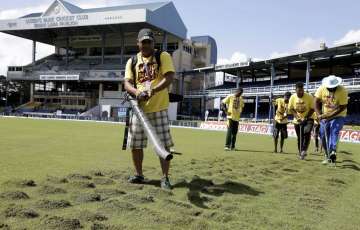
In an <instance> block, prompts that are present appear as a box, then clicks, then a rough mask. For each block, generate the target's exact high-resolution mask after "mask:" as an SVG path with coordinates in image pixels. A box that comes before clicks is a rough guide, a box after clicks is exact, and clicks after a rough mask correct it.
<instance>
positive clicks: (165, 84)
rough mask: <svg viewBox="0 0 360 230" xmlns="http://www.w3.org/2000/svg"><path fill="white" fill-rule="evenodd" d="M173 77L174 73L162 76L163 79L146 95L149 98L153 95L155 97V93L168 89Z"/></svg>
mask: <svg viewBox="0 0 360 230" xmlns="http://www.w3.org/2000/svg"><path fill="white" fill-rule="evenodd" d="M174 76H175V73H174V72H167V73H166V74H165V75H164V78H163V79H162V80H161V81H160V82H159V84H157V85H156V86H155V87H154V88H152V89H151V90H150V91H149V92H148V94H149V97H152V96H153V95H155V94H156V93H157V92H160V91H161V90H163V89H166V88H168V87H169V85H171V83H172V82H173V80H174Z"/></svg>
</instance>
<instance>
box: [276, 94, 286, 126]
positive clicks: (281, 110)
mask: <svg viewBox="0 0 360 230" xmlns="http://www.w3.org/2000/svg"><path fill="white" fill-rule="evenodd" d="M274 104H275V105H276V106H277V109H276V114H275V121H276V122H277V123H280V124H287V123H288V119H287V116H285V113H286V114H287V109H288V104H286V103H285V99H284V98H278V99H276V100H275V103H274Z"/></svg>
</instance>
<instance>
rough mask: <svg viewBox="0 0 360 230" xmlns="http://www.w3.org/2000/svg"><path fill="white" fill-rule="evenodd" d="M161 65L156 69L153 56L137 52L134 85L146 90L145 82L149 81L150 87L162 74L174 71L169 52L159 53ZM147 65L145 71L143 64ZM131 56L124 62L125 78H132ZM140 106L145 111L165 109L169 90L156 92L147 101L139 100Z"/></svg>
mask: <svg viewBox="0 0 360 230" xmlns="http://www.w3.org/2000/svg"><path fill="white" fill-rule="evenodd" d="M160 61H161V65H160V68H159V69H158V64H157V63H156V58H155V56H152V57H148V58H145V57H142V56H141V53H138V54H137V64H136V67H135V72H136V87H137V89H138V90H140V91H145V90H146V84H147V82H150V83H151V87H152V88H153V87H155V86H156V85H158V84H159V83H160V81H161V80H162V79H163V78H164V75H165V74H166V73H169V72H175V68H174V64H173V61H172V58H171V56H170V54H169V53H167V52H162V53H161V55H160ZM144 63H146V64H147V65H148V71H147V73H146V69H145V65H144ZM131 66H132V63H131V58H130V59H129V60H128V62H127V63H126V69H125V79H127V80H130V79H134V76H133V72H132V70H131ZM140 107H141V108H142V109H143V111H144V112H145V113H154V112H159V111H162V110H166V109H167V108H168V107H169V91H168V89H167V88H165V89H163V90H161V91H159V92H157V93H156V94H155V95H154V96H152V97H151V98H150V99H149V100H148V101H143V102H140Z"/></svg>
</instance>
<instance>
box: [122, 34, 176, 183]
mask: <svg viewBox="0 0 360 230" xmlns="http://www.w3.org/2000/svg"><path fill="white" fill-rule="evenodd" d="M154 44H155V38H154V34H153V32H152V31H151V30H150V29H142V30H140V32H139V34H138V39H137V45H138V47H139V51H140V52H139V53H138V54H137V55H136V56H134V57H133V58H130V59H129V60H128V62H127V64H126V70H125V89H126V91H127V92H128V93H129V94H130V95H132V96H133V97H136V100H137V101H138V104H139V107H140V109H141V110H142V111H143V112H144V114H145V116H146V117H147V119H148V120H149V121H150V123H151V125H152V126H153V128H154V130H156V134H157V136H158V137H159V139H160V141H161V143H162V144H163V145H164V147H165V149H166V150H167V151H170V147H172V146H173V141H172V137H171V134H170V128H169V120H168V107H169V92H168V87H169V85H170V84H171V83H172V81H173V78H174V74H175V69H174V65H173V61H172V58H171V56H170V54H169V53H167V52H165V51H163V52H160V51H158V50H155V49H154ZM146 146H147V136H146V132H145V130H144V127H143V125H142V124H141V122H140V121H139V119H138V118H137V117H136V116H132V118H131V124H130V132H129V147H130V148H131V150H132V158H133V163H134V166H135V170H136V174H135V175H134V176H132V177H130V178H129V180H128V181H129V182H130V183H143V182H144V180H145V179H144V175H143V169H142V162H143V159H144V152H143V149H144V148H146ZM160 165H161V169H162V174H163V178H162V179H161V187H162V188H163V189H171V184H170V181H169V178H168V175H169V168H170V161H167V160H165V159H162V158H160Z"/></svg>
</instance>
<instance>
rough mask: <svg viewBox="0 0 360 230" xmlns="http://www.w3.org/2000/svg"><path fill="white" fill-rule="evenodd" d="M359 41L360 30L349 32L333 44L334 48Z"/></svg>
mask: <svg viewBox="0 0 360 230" xmlns="http://www.w3.org/2000/svg"><path fill="white" fill-rule="evenodd" d="M359 41H360V30H350V31H349V32H347V33H346V34H345V35H344V36H343V37H342V38H340V39H339V40H336V41H335V42H334V45H335V46H338V45H345V44H348V43H355V42H359Z"/></svg>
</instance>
